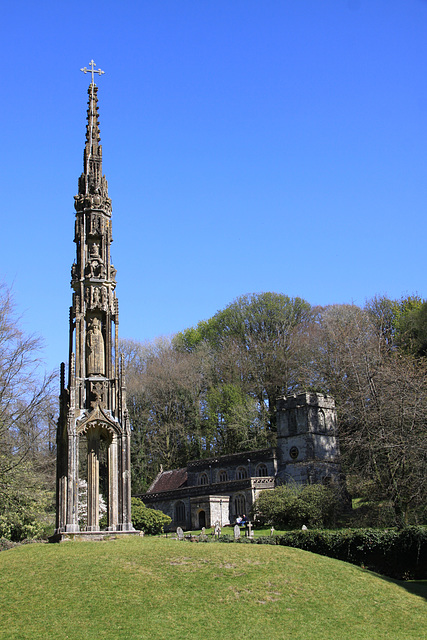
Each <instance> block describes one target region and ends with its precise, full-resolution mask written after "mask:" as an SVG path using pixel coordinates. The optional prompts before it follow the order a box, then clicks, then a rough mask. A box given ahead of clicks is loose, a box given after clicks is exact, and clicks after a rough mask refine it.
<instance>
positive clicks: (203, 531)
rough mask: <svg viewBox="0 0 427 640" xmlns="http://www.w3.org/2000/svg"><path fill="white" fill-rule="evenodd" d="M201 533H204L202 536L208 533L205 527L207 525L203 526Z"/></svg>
mask: <svg viewBox="0 0 427 640" xmlns="http://www.w3.org/2000/svg"><path fill="white" fill-rule="evenodd" d="M201 535H202V536H205V535H206V529H205V527H202V534H201Z"/></svg>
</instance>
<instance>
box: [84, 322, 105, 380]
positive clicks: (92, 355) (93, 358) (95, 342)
mask: <svg viewBox="0 0 427 640" xmlns="http://www.w3.org/2000/svg"><path fill="white" fill-rule="evenodd" d="M86 368H87V375H96V374H99V375H102V376H103V375H105V349H104V338H103V335H102V331H101V322H100V320H99V319H98V318H92V320H91V321H90V323H89V328H88V332H87V339H86Z"/></svg>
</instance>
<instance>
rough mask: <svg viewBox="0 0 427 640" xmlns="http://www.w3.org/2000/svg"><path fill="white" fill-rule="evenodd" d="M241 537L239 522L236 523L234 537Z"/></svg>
mask: <svg viewBox="0 0 427 640" xmlns="http://www.w3.org/2000/svg"><path fill="white" fill-rule="evenodd" d="M239 538H240V527H239V525H238V524H235V525H234V539H235V540H238V539H239Z"/></svg>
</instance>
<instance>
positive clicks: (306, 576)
mask: <svg viewBox="0 0 427 640" xmlns="http://www.w3.org/2000/svg"><path fill="white" fill-rule="evenodd" d="M418 589H419V590H421V589H422V586H420V585H418ZM419 593H420V594H421V591H419ZM426 614H427V603H426V600H425V598H423V597H421V595H416V594H415V593H410V592H408V590H407V588H406V587H405V583H398V582H394V581H392V580H386V579H383V578H381V577H379V576H376V575H374V574H372V573H369V572H366V571H363V570H361V569H359V568H357V567H354V566H352V565H349V564H346V563H343V562H340V561H337V560H331V559H329V558H324V557H321V556H317V555H314V554H311V553H307V552H304V551H300V550H298V549H290V548H286V547H276V546H260V545H243V544H241V545H239V544H195V543H190V542H178V541H174V540H171V539H164V538H135V537H129V538H124V539H120V540H110V541H106V542H65V543H62V544H60V545H42V544H35V545H27V546H21V547H17V548H15V549H11V550H9V551H4V552H2V553H0V638H2V639H3V638H4V639H6V638H7V639H8V640H26V639H28V640H30V639H31V640H40V639H43V640H45V639H47V638H55V639H56V640H63V639H65V638H70V639H72V640H103V639H104V638H109V639H111V638H112V639H113V640H122V639H123V640H125V639H126V640H137V639H138V640H145V639H147V640H148V639H149V640H164V639H165V638H167V639H168V640H175V639H179V640H185V639H187V638H189V639H192V638H194V639H196V638H197V639H200V638H207V639H211V638H220V637H230V636H232V637H250V638H265V639H266V640H283V639H292V640H298V639H300V638H301V639H302V638H304V640H312V639H313V640H314V639H316V640H322V639H325V640H326V639H327V640H331V639H333V640H346V639H347V638H348V639H350V638H351V639H352V640H358V639H364V640H365V639H366V640H368V639H369V640H371V639H373V638H375V640H381V639H382V638H390V639H391V638H392V639H393V640H399V639H400V638H401V639H402V640H411V639H414V640H415V639H416V640H420V639H422V638H426V637H427V636H426V632H425V620H426Z"/></svg>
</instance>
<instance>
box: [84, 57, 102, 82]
mask: <svg viewBox="0 0 427 640" xmlns="http://www.w3.org/2000/svg"><path fill="white" fill-rule="evenodd" d="M89 65H90V69H87V68H86V67H83V69H80V71H83V73H91V74H92V84H95V82H94V79H93V74H94V73H97V74H98V75H100V76H102V74H103V73H105V71H102V69H94V68H93V67H94V65H95V66H96V62H94V61H93V60H91V61H90V62H89Z"/></svg>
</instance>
